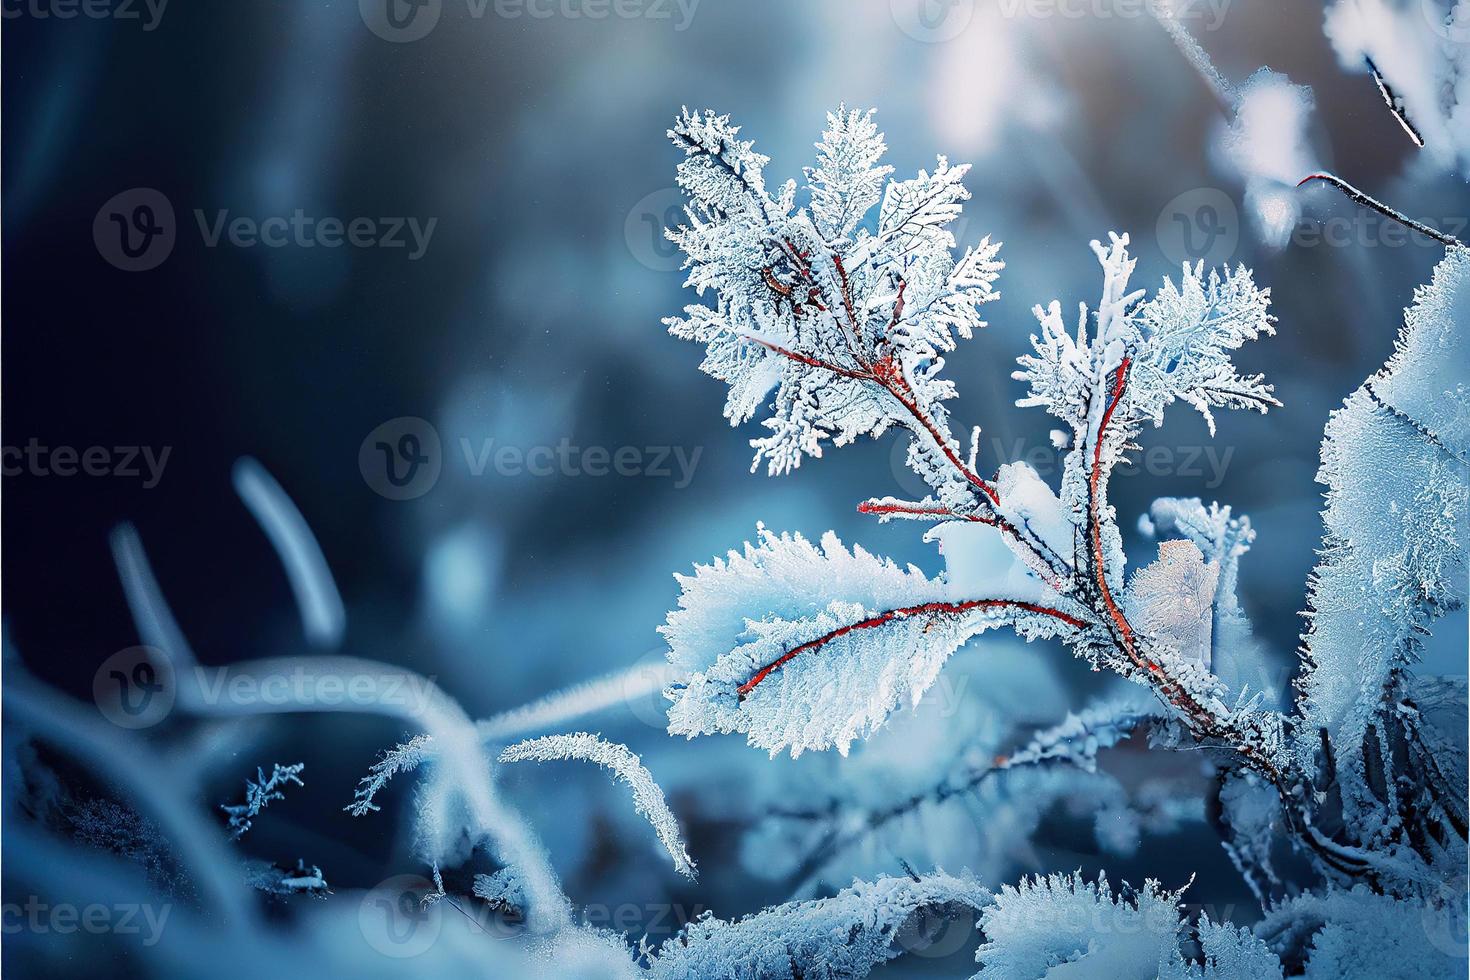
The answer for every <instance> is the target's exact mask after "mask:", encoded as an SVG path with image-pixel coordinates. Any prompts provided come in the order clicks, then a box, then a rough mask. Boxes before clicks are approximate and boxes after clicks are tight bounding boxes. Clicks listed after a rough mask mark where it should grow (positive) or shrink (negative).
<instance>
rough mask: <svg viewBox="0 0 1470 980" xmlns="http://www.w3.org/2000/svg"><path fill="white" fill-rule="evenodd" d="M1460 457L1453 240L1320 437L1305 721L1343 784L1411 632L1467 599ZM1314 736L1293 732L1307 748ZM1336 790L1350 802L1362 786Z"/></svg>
mask: <svg viewBox="0 0 1470 980" xmlns="http://www.w3.org/2000/svg"><path fill="white" fill-rule="evenodd" d="M1467 452H1470V251H1467V250H1465V249H1460V248H1454V249H1451V250H1450V252H1449V254H1447V255H1446V257H1445V259H1444V261H1443V262H1441V263H1440V265H1439V267H1438V268H1436V270H1435V273H1434V278H1433V281H1432V282H1431V283H1430V285H1428V286H1426V287H1423V288H1421V289H1420V290H1419V292H1418V293H1417V294H1416V296H1415V300H1414V305H1413V307H1412V308H1411V309H1410V310H1408V312H1407V314H1406V316H1405V320H1404V328H1403V330H1402V332H1401V333H1400V335H1399V338H1398V342H1397V345H1396V348H1395V351H1394V354H1393V356H1392V358H1390V360H1389V361H1388V363H1387V364H1386V365H1385V366H1384V368H1383V370H1381V371H1380V372H1378V373H1377V374H1375V375H1374V376H1373V377H1371V378H1369V379H1368V381H1366V382H1365V383H1364V384H1363V385H1362V386H1361V387H1360V388H1359V389H1358V390H1357V391H1355V392H1354V393H1353V394H1352V395H1351V396H1349V397H1348V399H1347V401H1346V402H1345V404H1344V406H1343V407H1342V408H1341V409H1338V410H1337V411H1336V412H1334V413H1333V415H1332V418H1331V421H1330V422H1329V423H1328V426H1327V433H1326V437H1325V438H1324V440H1323V444H1322V469H1321V471H1320V472H1319V473H1318V477H1317V478H1318V480H1319V481H1320V482H1322V483H1323V484H1325V485H1326V486H1327V488H1328V489H1327V506H1326V509H1325V510H1324V512H1323V521H1324V523H1325V525H1326V530H1325V534H1324V538H1323V555H1322V560H1321V562H1320V563H1319V564H1318V566H1317V569H1316V571H1315V572H1314V574H1313V576H1312V581H1311V584H1310V590H1309V597H1308V598H1309V602H1310V605H1311V610H1312V611H1311V619H1310V629H1309V631H1308V633H1307V635H1306V637H1305V638H1304V639H1305V641H1306V653H1305V659H1306V663H1307V668H1308V671H1307V673H1306V675H1305V677H1303V678H1302V679H1301V680H1299V681H1298V685H1299V688H1300V709H1301V713H1302V722H1301V725H1302V727H1303V728H1304V729H1305V730H1306V731H1309V732H1317V731H1324V732H1326V734H1327V735H1328V736H1329V737H1330V738H1331V739H1332V741H1333V743H1334V745H1335V747H1336V750H1337V752H1338V753H1339V755H1340V756H1341V757H1342V760H1343V765H1342V766H1340V769H1345V770H1346V771H1345V772H1344V773H1340V775H1343V776H1344V777H1345V778H1346V779H1348V780H1349V781H1360V778H1361V775H1362V772H1363V763H1362V760H1361V751H1362V750H1361V744H1362V741H1363V739H1364V737H1365V735H1366V734H1367V731H1368V728H1369V726H1370V725H1372V724H1373V720H1374V718H1375V717H1376V716H1378V714H1379V712H1380V710H1381V709H1382V708H1383V707H1384V706H1385V702H1386V701H1387V700H1388V698H1389V697H1390V695H1391V692H1392V689H1393V685H1394V683H1395V679H1396V678H1397V677H1398V676H1399V675H1400V674H1401V672H1402V671H1404V670H1405V669H1406V668H1408V667H1410V666H1411V665H1412V664H1414V663H1415V662H1416V660H1417V659H1418V651H1419V646H1420V639H1421V637H1422V636H1423V635H1425V634H1426V633H1427V632H1428V631H1429V629H1430V625H1431V623H1432V622H1433V620H1434V619H1435V618H1436V617H1437V616H1439V615H1442V614H1443V613H1445V612H1448V611H1450V610H1454V609H1457V608H1460V607H1461V606H1462V605H1463V602H1464V599H1465V579H1466V566H1465V555H1466V546H1467V538H1470V516H1467V482H1470V478H1467V464H1466V458H1467ZM1318 744H1320V743H1316V742H1314V740H1313V739H1311V738H1307V739H1303V743H1302V753H1303V754H1304V756H1306V757H1310V756H1311V754H1312V753H1314V752H1315V751H1316V749H1317V747H1318ZM1355 774H1356V775H1357V777H1359V779H1358V780H1354V776H1355ZM1345 789H1346V791H1347V794H1348V797H1349V798H1348V799H1347V800H1345V802H1346V804H1347V805H1348V807H1349V809H1350V810H1351V809H1353V808H1354V807H1356V806H1357V805H1358V804H1357V802H1356V799H1355V798H1356V797H1357V796H1358V795H1359V793H1360V790H1361V787H1360V786H1355V785H1347V786H1346V787H1345ZM1365 805H1367V804H1365ZM1374 808H1375V809H1376V807H1374Z"/></svg>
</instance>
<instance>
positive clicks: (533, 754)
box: [500, 732, 695, 878]
mask: <svg viewBox="0 0 1470 980" xmlns="http://www.w3.org/2000/svg"><path fill="white" fill-rule="evenodd" d="M562 759H582V760H584V761H586V762H593V763H596V764H597V765H599V766H602V767H603V768H604V769H606V770H608V771H609V772H611V773H612V774H613V775H614V776H616V777H617V778H618V779H620V780H622V781H623V782H624V783H626V784H627V785H628V788H629V789H631V790H632V791H633V807H634V809H636V810H637V811H638V812H639V813H641V814H642V815H643V816H644V817H645V818H647V820H648V822H649V823H650V824H652V825H653V829H654V832H655V833H657V834H658V839H659V843H661V844H663V846H664V850H666V851H668V852H669V857H671V858H673V859H674V868H675V869H676V870H678V872H679V873H680V874H682V875H684V876H685V877H688V878H694V877H695V873H694V862H693V861H692V860H690V858H689V852H688V851H687V850H686V849H685V847H684V842H683V840H682V839H681V838H680V835H679V822H678V820H677V819H675V817H674V814H673V812H672V811H670V810H669V805H668V803H666V802H665V801H664V791H663V790H661V789H659V786H658V783H656V782H654V781H653V775H652V774H651V773H650V772H649V771H648V770H647V769H646V768H645V767H644V766H643V763H642V762H640V761H639V759H638V756H637V755H635V754H634V753H633V752H632V750H630V749H629V748H628V747H627V746H626V745H618V744H617V743H615V742H608V741H604V740H603V739H601V738H598V737H597V736H596V735H590V734H588V733H587V732H575V733H573V734H570V735H547V736H545V737H543V738H533V739H528V740H527V741H524V742H519V743H517V744H515V745H512V746H509V747H508V748H506V749H505V750H504V751H503V752H501V753H500V761H501V762H527V761H530V762H550V761H555V760H562Z"/></svg>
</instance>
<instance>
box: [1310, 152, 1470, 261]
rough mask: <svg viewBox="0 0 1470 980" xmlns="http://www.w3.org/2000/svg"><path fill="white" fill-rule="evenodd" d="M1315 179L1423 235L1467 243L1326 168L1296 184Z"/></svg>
mask: <svg viewBox="0 0 1470 980" xmlns="http://www.w3.org/2000/svg"><path fill="white" fill-rule="evenodd" d="M1313 180H1320V181H1322V182H1323V183H1327V184H1331V185H1332V186H1333V187H1336V188H1337V189H1338V190H1340V191H1342V192H1343V193H1344V194H1346V195H1347V196H1348V200H1350V201H1352V202H1353V203H1354V204H1360V205H1362V206H1363V207H1365V208H1368V209H1369V210H1372V211H1377V212H1378V213H1379V214H1381V215H1383V216H1384V217H1385V218H1391V219H1392V220H1394V221H1397V222H1398V223H1399V224H1401V225H1403V226H1404V227H1406V228H1411V229H1413V230H1414V231H1417V232H1418V233H1419V234H1421V235H1428V236H1429V237H1430V238H1432V239H1434V240H1435V241H1437V242H1439V243H1440V244H1441V245H1459V246H1462V247H1463V246H1464V244H1465V243H1464V242H1462V241H1460V240H1459V239H1458V238H1456V237H1455V236H1454V235H1450V234H1447V233H1445V232H1442V231H1438V230H1436V229H1434V228H1431V227H1429V226H1428V225H1426V224H1424V222H1422V221H1415V220H1414V219H1413V218H1411V217H1409V216H1408V215H1406V214H1404V213H1403V212H1402V211H1396V210H1394V209H1393V208H1391V207H1389V206H1388V205H1387V204H1384V203H1383V202H1382V201H1380V200H1378V199H1377V198H1376V197H1373V196H1372V195H1371V194H1364V193H1363V192H1362V191H1360V190H1358V189H1357V188H1356V187H1354V186H1353V185H1352V184H1349V183H1348V182H1347V181H1345V180H1343V179H1342V178H1341V177H1339V176H1337V175H1336V174H1331V173H1327V172H1326V171H1325V170H1324V171H1319V172H1317V173H1314V174H1307V175H1306V176H1305V177H1303V178H1302V179H1301V180H1300V181H1298V182H1297V185H1296V186H1298V187H1301V186H1302V185H1303V184H1306V183H1307V182H1309V181H1313Z"/></svg>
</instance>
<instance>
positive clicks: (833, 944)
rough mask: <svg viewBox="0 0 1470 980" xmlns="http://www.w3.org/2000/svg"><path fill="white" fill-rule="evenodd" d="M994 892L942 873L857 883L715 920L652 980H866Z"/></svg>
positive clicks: (664, 951) (677, 940)
mask: <svg viewBox="0 0 1470 980" xmlns="http://www.w3.org/2000/svg"><path fill="white" fill-rule="evenodd" d="M989 898H990V893H989V892H987V891H986V890H985V889H984V888H982V887H980V885H979V884H977V883H976V882H975V881H974V880H972V879H969V878H956V877H952V876H950V875H947V874H944V873H942V872H939V873H935V874H929V875H925V876H923V877H909V878H882V879H879V880H877V881H873V882H864V881H854V882H853V884H852V887H850V888H846V889H843V890H842V891H841V892H839V893H837V894H836V895H834V896H832V897H831V898H824V899H820V900H817V901H811V902H792V903H788V904H786V905H781V906H777V907H775V908H769V909H766V910H765V911H764V912H759V913H756V914H755V915H749V916H746V917H745V918H743V919H740V920H738V921H734V922H725V921H722V920H720V919H716V918H713V917H712V916H710V915H709V914H708V913H706V914H705V916H703V917H701V918H700V919H697V920H696V921H694V922H692V923H690V924H689V925H688V926H686V927H685V929H684V930H683V932H681V933H680V934H679V935H677V936H675V937H674V938H673V939H670V940H668V941H667V942H665V943H664V944H663V945H662V946H661V947H659V950H658V955H657V957H656V958H655V959H654V960H653V961H652V963H651V964H650V968H649V976H650V978H652V980H705V978H709V977H720V978H722V980H860V978H862V977H866V976H867V975H868V973H869V972H870V971H871V970H872V969H873V967H875V966H878V965H880V964H883V963H886V962H888V961H889V960H891V959H894V958H896V957H898V956H900V955H902V954H903V953H904V952H905V951H906V949H907V948H908V947H913V948H915V949H916V950H922V948H923V945H924V941H925V940H924V935H923V933H922V931H920V929H919V928H916V927H921V926H923V925H924V924H926V922H927V920H930V919H941V918H950V917H956V916H959V915H962V914H964V913H965V912H972V911H973V910H975V909H978V908H980V907H981V906H982V905H984V904H985V902H987V901H988V900H989Z"/></svg>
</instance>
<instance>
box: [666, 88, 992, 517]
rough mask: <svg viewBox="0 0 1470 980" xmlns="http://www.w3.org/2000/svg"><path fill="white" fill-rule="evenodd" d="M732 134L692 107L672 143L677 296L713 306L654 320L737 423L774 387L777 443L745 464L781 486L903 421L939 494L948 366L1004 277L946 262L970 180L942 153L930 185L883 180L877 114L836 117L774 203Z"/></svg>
mask: <svg viewBox="0 0 1470 980" xmlns="http://www.w3.org/2000/svg"><path fill="white" fill-rule="evenodd" d="M737 134H738V127H735V126H733V125H731V123H730V121H729V118H728V117H726V116H717V115H715V114H714V113H712V112H705V113H703V114H697V113H690V112H688V111H687V110H686V111H685V113H684V114H683V115H682V116H681V117H680V118H679V119H678V121H677V122H676V123H675V125H674V128H673V129H671V130H670V131H669V137H670V138H671V139H672V140H673V141H674V143H675V145H677V146H679V147H680V148H682V149H683V150H684V151H685V154H686V156H685V160H684V161H683V162H682V163H681V164H680V166H679V172H678V180H679V185H680V187H682V188H683V189H684V190H685V192H686V193H687V195H688V198H689V200H688V204H687V206H686V209H685V217H686V222H685V223H684V224H681V225H680V226H679V227H677V228H672V229H668V231H667V235H668V237H669V239H670V240H671V241H673V242H675V243H676V244H677V245H678V246H679V248H680V249H682V250H683V252H684V254H685V262H684V268H685V269H686V270H687V272H688V275H687V279H686V284H687V285H689V286H692V287H693V288H695V289H696V290H697V291H698V292H699V293H700V294H701V295H703V294H704V293H705V292H706V291H707V290H710V291H713V292H714V294H715V298H716V301H715V305H714V306H713V307H710V306H705V305H691V306H687V307H685V310H684V316H682V317H670V318H668V319H667V320H665V323H666V324H667V325H668V327H669V330H670V332H671V333H673V334H674V335H675V336H678V337H682V338H685V339H688V340H693V341H696V342H698V343H701V344H704V345H705V346H706V348H707V354H706V357H705V359H704V362H703V364H702V365H701V367H702V369H703V370H704V371H705V372H706V373H708V374H710V375H712V376H714V377H716V378H719V379H720V380H723V381H725V382H726V383H727V384H728V385H729V386H730V392H729V398H728V400H727V402H726V405H725V416H726V417H727V418H728V419H729V420H730V422H731V423H732V424H740V423H743V422H745V421H747V420H749V419H750V418H752V417H754V416H755V415H756V414H757V413H758V412H760V411H761V409H762V406H763V404H764V403H765V402H766V399H767V395H769V394H770V393H771V392H772V391H773V390H774V391H775V395H774V398H773V400H772V401H771V412H770V414H769V416H768V417H767V418H766V419H765V420H764V423H763V424H764V425H765V427H766V428H767V429H769V430H770V433H769V435H767V436H765V437H763V438H759V439H755V440H752V445H753V446H754V448H755V449H756V457H755V465H756V466H758V465H759V464H760V463H761V462H762V461H763V460H764V461H765V462H766V464H767V468H768V470H769V471H770V472H771V473H772V474H778V473H783V472H786V471H788V470H791V469H793V468H795V467H797V466H799V465H800V463H801V460H802V458H803V457H805V456H820V455H821V453H822V447H823V444H824V443H825V442H827V441H829V440H830V441H832V442H834V443H835V444H836V445H839V446H841V445H845V444H846V443H848V442H851V441H852V440H854V439H856V438H857V437H858V436H861V435H874V436H876V435H880V434H881V433H883V432H884V431H885V430H886V429H887V428H888V427H889V426H891V425H894V424H900V425H906V426H909V427H910V428H911V429H913V431H914V432H915V439H916V446H917V449H916V452H917V453H918V456H919V460H918V465H919V466H920V467H922V468H921V470H920V472H921V473H926V474H927V476H932V477H933V478H934V481H935V485H936V487H939V486H942V485H943V484H945V483H947V482H950V481H952V480H953V475H952V474H950V473H948V472H947V468H946V467H945V466H943V465H941V462H940V461H941V460H942V459H943V458H944V457H945V455H946V453H949V454H953V453H954V452H956V451H957V449H958V445H957V443H955V441H954V440H953V438H952V437H951V436H950V434H949V430H948V425H947V422H946V418H945V412H944V408H943V405H942V402H943V401H944V400H946V399H948V398H952V397H954V395H955V390H954V387H953V385H951V384H950V383H949V382H948V381H946V380H944V379H943V378H942V377H941V376H940V372H941V370H942V368H943V366H944V361H943V358H942V356H941V353H942V352H943V351H947V350H952V349H953V348H954V336H955V335H956V334H958V335H959V336H962V337H969V336H970V335H971V333H972V332H973V330H974V329H975V328H977V327H980V326H984V322H983V321H982V320H981V319H980V316H979V308H980V306H981V305H983V304H984V303H987V302H989V301H991V300H993V299H995V298H996V296H997V294H996V293H995V291H994V290H993V288H992V284H993V283H994V281H995V278H996V276H997V275H998V274H999V271H1000V269H1001V266H1002V263H1000V262H998V261H997V260H996V258H995V255H996V251H997V249H998V247H999V246H998V245H993V244H991V243H990V242H989V240H988V239H987V240H984V241H982V242H981V243H980V244H979V245H977V246H975V247H973V248H971V249H969V250H968V251H966V252H965V253H964V254H963V255H962V256H960V257H959V259H958V260H956V258H955V257H954V255H953V254H952V251H953V249H954V248H955V244H956V243H955V239H954V236H953V234H952V233H951V232H950V231H949V230H948V227H947V226H948V225H949V224H950V223H951V222H952V221H953V220H954V219H955V218H956V217H958V216H959V213H960V210H961V206H962V203H963V202H964V201H965V200H966V199H967V198H968V197H969V193H968V192H967V191H966V190H965V188H964V184H963V178H964V176H965V173H966V171H967V169H968V168H966V167H963V166H960V167H951V166H950V165H949V164H948V162H947V161H945V160H944V159H943V158H942V157H941V158H940V160H939V162H938V165H937V166H936V167H935V168H934V170H933V171H932V172H929V171H920V173H919V175H918V176H917V177H915V178H913V179H911V180H904V181H890V180H889V179H888V178H889V174H890V173H891V170H892V168H891V167H888V166H886V165H884V164H882V163H880V161H881V159H882V156H883V153H884V150H885V147H884V143H883V136H882V134H881V133H879V132H878V130H877V127H876V125H875V124H874V122H873V118H872V113H871V112H867V113H862V112H856V111H848V110H847V109H846V108H845V107H843V108H839V109H838V110H837V111H836V112H834V113H831V114H829V115H828V117H827V129H826V131H825V133H824V134H823V137H822V140H821V142H819V143H818V144H817V151H818V157H817V163H816V166H814V167H811V168H808V169H807V171H806V183H805V186H804V188H801V189H799V188H798V187H797V185H796V183H795V182H794V181H788V182H787V183H786V184H785V185H783V186H782V188H781V189H780V191H779V192H778V193H777V194H775V195H774V196H773V195H771V194H768V193H767V191H766V189H765V184H764V181H763V178H762V170H763V167H764V166H765V163H766V158H765V157H764V156H761V155H760V154H758V153H756V152H755V151H754V150H753V149H751V144H750V143H749V142H748V141H744V140H741V139H739V138H738V135H737ZM799 192H800V193H804V195H805V200H806V204H805V206H802V204H801V203H800V202H799V201H798V195H799ZM875 206H876V209H877V216H876V219H874V218H873V217H872V212H873V211H874V208H875ZM921 418H922V419H923V421H920V419H921ZM949 492H950V494H951V495H953V496H955V497H956V499H960V500H962V499H964V496H965V493H966V492H967V491H966V489H965V488H964V487H963V486H958V487H951V488H949Z"/></svg>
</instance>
